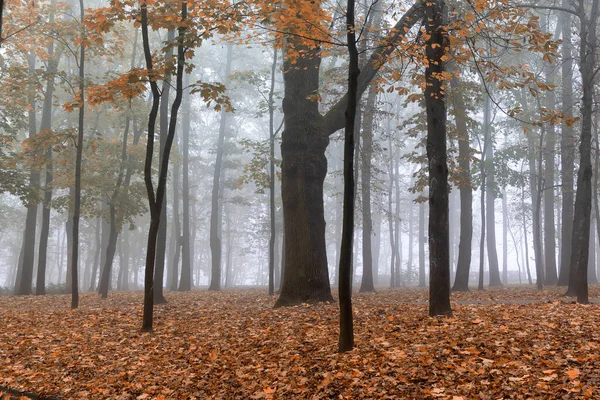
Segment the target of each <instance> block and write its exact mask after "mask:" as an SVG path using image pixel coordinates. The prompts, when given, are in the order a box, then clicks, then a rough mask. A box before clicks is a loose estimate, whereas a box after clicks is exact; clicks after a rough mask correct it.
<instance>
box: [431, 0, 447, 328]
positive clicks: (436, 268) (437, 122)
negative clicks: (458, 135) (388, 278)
mask: <svg viewBox="0 0 600 400" xmlns="http://www.w3.org/2000/svg"><path fill="white" fill-rule="evenodd" d="M443 7H444V6H443V2H442V1H439V0H438V1H430V2H428V3H426V7H425V16H426V19H425V28H426V31H427V34H428V35H430V36H429V39H428V40H427V43H426V49H425V55H426V57H427V61H428V62H427V67H426V69H425V82H426V88H425V107H426V110H427V160H428V162H429V315H430V316H436V315H446V316H452V309H451V307H450V259H449V253H448V246H449V239H448V165H447V161H446V98H445V94H444V90H443V83H442V80H441V79H440V78H439V77H440V76H442V74H443V73H444V56H445V54H446V51H447V45H448V37H447V33H446V30H445V27H444V24H443V15H444V13H443Z"/></svg>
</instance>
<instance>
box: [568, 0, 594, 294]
mask: <svg viewBox="0 0 600 400" xmlns="http://www.w3.org/2000/svg"><path fill="white" fill-rule="evenodd" d="M599 5H600V0H594V1H593V3H592V7H591V13H590V15H589V19H588V17H587V14H586V10H585V2H584V0H580V1H579V12H580V15H579V19H580V21H581V31H580V32H581V43H580V49H579V57H580V63H581V68H580V69H581V81H582V87H583V99H582V105H581V139H580V144H579V171H578V172H577V192H576V194H575V213H574V217H573V245H572V248H571V270H570V275H569V287H568V289H567V294H571V295H575V296H577V302H578V303H581V304H587V303H588V302H589V300H588V280H587V267H588V256H589V239H590V213H591V208H592V160H591V151H592V113H593V95H594V66H595V61H596V47H597V38H596V25H597V20H598V12H599V10H598V8H599Z"/></svg>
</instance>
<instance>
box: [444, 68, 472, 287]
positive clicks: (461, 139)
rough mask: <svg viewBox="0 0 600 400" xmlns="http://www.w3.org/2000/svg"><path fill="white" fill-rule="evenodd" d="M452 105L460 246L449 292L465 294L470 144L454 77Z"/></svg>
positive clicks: (468, 257) (469, 229) (469, 237)
mask: <svg viewBox="0 0 600 400" xmlns="http://www.w3.org/2000/svg"><path fill="white" fill-rule="evenodd" d="M450 87H451V88H452V103H453V106H454V118H455V123H456V130H457V136H458V167H459V174H458V177H459V184H458V187H459V190H460V242H459V245H458V262H457V265H456V279H455V280H454V286H453V287H452V290H453V291H455V292H466V291H468V290H469V273H470V271H471V246H472V241H473V188H472V187H471V144H470V142H471V141H470V140H469V131H468V129H467V112H466V107H465V103H464V101H463V98H462V95H461V93H460V92H459V87H460V82H459V80H458V78H456V77H454V78H452V80H451V81H450Z"/></svg>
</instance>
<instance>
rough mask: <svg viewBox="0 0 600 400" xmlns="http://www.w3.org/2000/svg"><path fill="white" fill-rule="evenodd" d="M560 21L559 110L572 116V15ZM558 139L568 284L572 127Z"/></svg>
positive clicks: (562, 276) (563, 266)
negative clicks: (560, 77)
mask: <svg viewBox="0 0 600 400" xmlns="http://www.w3.org/2000/svg"><path fill="white" fill-rule="evenodd" d="M571 1H572V0H563V2H562V3H563V6H565V7H567V8H568V7H570V5H571ZM559 19H560V24H561V26H562V46H561V48H562V50H561V52H562V54H561V67H562V68H561V70H562V111H563V112H564V113H565V114H566V115H573V113H574V111H575V110H574V109H573V49H572V44H571V36H572V35H571V16H570V14H568V13H560V15H559ZM561 133H562V134H561V140H560V171H561V190H562V210H561V220H562V227H561V228H562V229H561V234H560V236H561V242H560V248H561V250H560V273H559V276H558V285H559V286H567V285H568V284H569V274H570V269H571V268H570V263H571V246H572V236H571V235H572V234H573V213H574V209H573V204H574V197H573V193H574V192H573V171H574V170H575V136H574V132H573V127H572V126H569V125H568V124H566V123H563V124H562V126H561Z"/></svg>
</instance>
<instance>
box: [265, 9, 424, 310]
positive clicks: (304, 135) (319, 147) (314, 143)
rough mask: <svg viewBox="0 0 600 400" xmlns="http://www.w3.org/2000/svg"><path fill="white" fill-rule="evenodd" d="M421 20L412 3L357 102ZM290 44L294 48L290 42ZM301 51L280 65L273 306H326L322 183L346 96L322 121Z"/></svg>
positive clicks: (365, 75)
mask: <svg viewBox="0 0 600 400" xmlns="http://www.w3.org/2000/svg"><path fill="white" fill-rule="evenodd" d="M422 16H423V2H422V1H421V0H419V1H417V2H416V3H415V5H413V6H412V7H411V8H410V9H409V10H408V11H407V12H406V13H405V14H404V15H403V16H402V18H401V19H400V20H399V21H398V22H397V23H396V25H395V26H394V29H393V30H391V33H390V35H389V36H388V37H387V38H386V40H385V42H386V43H389V46H378V47H377V49H376V50H375V51H374V52H373V54H372V55H371V56H370V57H369V60H368V61H367V62H366V64H365V66H364V67H363V68H362V70H361V73H360V77H359V80H358V89H357V92H358V96H360V95H361V94H362V93H363V92H364V91H365V90H366V89H367V87H368V85H369V83H370V82H371V80H372V79H373V78H374V77H375V75H376V73H377V71H378V70H379V68H380V67H381V66H382V65H383V61H384V60H386V59H387V58H388V57H389V55H390V54H391V53H392V51H393V50H394V47H395V46H394V44H395V43H396V42H398V41H399V40H402V38H403V37H404V35H405V33H406V32H408V31H409V30H410V28H412V26H413V25H414V24H415V23H416V22H417V21H421V19H422ZM288 42H289V43H291V44H294V45H296V43H294V40H293V38H289V40H288ZM301 47H302V46H296V47H295V49H294V52H295V53H296V52H297V51H298V50H302V51H301V52H300V54H299V56H298V57H297V59H295V60H294V61H296V64H293V65H292V63H291V62H290V61H287V62H286V63H285V64H284V71H285V73H284V84H285V96H284V100H283V111H284V119H285V130H284V132H283V135H282V144H281V152H282V197H283V199H282V200H283V209H284V230H285V239H284V240H285V245H284V246H285V259H284V263H285V273H284V275H283V279H282V288H281V295H280V297H279V299H278V301H277V303H276V306H284V305H294V304H298V303H301V302H305V301H309V302H315V301H331V300H332V296H331V289H330V287H329V274H328V272H327V255H326V246H325V217H324V207H323V182H324V179H325V175H326V173H327V160H326V158H325V149H326V148H327V145H328V143H329V135H331V134H333V133H335V132H336V131H338V130H339V129H341V128H343V127H344V123H345V114H344V111H345V109H346V104H347V101H348V96H347V95H346V96H344V97H343V98H342V99H340V101H338V102H337V103H336V104H335V105H334V106H333V107H331V109H330V110H329V111H328V112H327V113H326V114H325V116H321V115H320V114H319V111H318V108H319V104H318V102H317V101H315V100H314V97H315V94H317V93H319V66H320V63H321V57H320V52H319V49H318V48H317V49H304V48H301Z"/></svg>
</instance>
